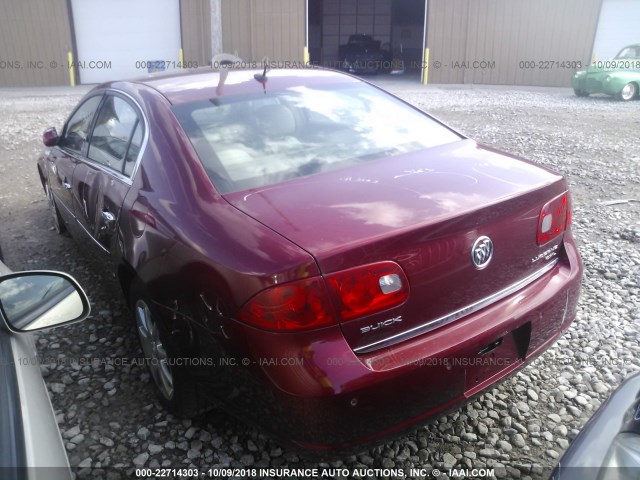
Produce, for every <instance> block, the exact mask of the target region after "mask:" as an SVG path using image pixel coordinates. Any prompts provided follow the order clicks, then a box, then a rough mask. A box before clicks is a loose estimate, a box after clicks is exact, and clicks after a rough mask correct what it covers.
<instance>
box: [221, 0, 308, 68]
mask: <svg viewBox="0 0 640 480" xmlns="http://www.w3.org/2000/svg"><path fill="white" fill-rule="evenodd" d="M305 27H306V15H305V1H304V0H268V1H267V0H222V45H223V50H224V51H225V52H227V53H233V54H236V55H238V56H239V57H240V58H242V59H243V60H245V61H255V62H260V61H261V60H262V58H263V57H268V58H269V60H270V61H297V62H301V61H302V59H303V48H304V45H305Z"/></svg>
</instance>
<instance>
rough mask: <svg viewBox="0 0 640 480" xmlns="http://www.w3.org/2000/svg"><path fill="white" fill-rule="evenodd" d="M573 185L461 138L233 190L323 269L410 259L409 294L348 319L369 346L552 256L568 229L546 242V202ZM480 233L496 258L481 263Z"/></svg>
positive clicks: (237, 200)
mask: <svg viewBox="0 0 640 480" xmlns="http://www.w3.org/2000/svg"><path fill="white" fill-rule="evenodd" d="M565 190H566V183H565V181H564V179H563V178H562V176H560V175H558V174H556V173H553V172H550V171H548V170H546V169H544V168H542V167H538V166H535V165H533V164H531V163H529V162H526V161H521V160H520V159H517V158H516V157H512V156H509V155H507V154H503V153H500V152H497V151H495V150H493V149H491V148H489V147H484V146H479V145H477V144H476V143H475V142H473V141H471V140H463V141H460V142H455V143H452V144H447V145H442V146H439V147H434V148H431V149H428V150H422V151H419V152H414V153H410V154H405V155H400V156H396V157H392V158H385V159H380V160H375V161H371V162H369V163H367V164H361V165H358V166H355V167H350V168H347V169H342V170H339V171H333V172H328V173H322V174H317V175H313V176H309V177H304V178H299V179H296V180H292V181H289V182H285V183H280V184H277V185H273V186H269V187H266V188H262V189H258V190H253V191H245V192H236V193H233V194H228V195H226V196H225V198H226V199H227V200H228V201H229V202H230V203H231V204H233V205H234V206H236V207H237V208H238V209H240V210H242V211H243V212H245V213H246V214H248V215H250V216H251V217H253V218H255V219H257V220H258V221H260V222H262V223H263V224H265V225H267V226H269V227H270V228H271V229H273V230H274V231H276V232H278V233H279V234H281V235H283V236H284V237H286V238H288V239H289V240H291V241H292V242H294V243H296V244H297V245H299V246H300V247H302V248H303V249H305V250H306V251H308V252H309V253H311V254H312V255H313V256H314V257H315V259H316V261H317V263H318V265H319V267H320V269H321V271H322V273H323V274H324V275H330V274H331V273H333V272H337V271H341V270H344V269H347V268H352V267H355V266H359V265H365V264H369V263H374V262H380V261H386V260H392V261H395V262H397V263H398V264H399V265H400V266H401V267H402V268H403V269H404V271H405V273H406V275H407V278H408V280H409V285H410V294H409V298H408V300H407V301H406V302H405V303H404V304H403V305H401V306H398V307H395V308H392V309H391V310H387V311H384V312H380V313H377V314H373V315H369V316H366V317H363V318H358V319H352V320H349V321H346V322H342V329H343V332H344V335H345V338H346V339H347V341H348V342H349V344H350V345H351V347H352V348H353V349H354V350H356V351H365V350H370V349H374V348H377V347H378V346H382V345H385V344H386V340H388V339H390V340H393V339H396V338H403V333H407V332H408V333H411V332H414V331H415V332H419V331H420V327H421V326H424V325H426V324H429V323H430V322H434V321H437V320H439V319H442V318H443V317H447V316H450V315H452V314H456V313H457V315H458V317H459V316H462V315H464V314H465V309H467V308H468V307H469V306H471V305H474V304H477V303H478V302H481V301H483V300H486V299H488V298H491V297H492V296H494V295H495V294H496V293H499V292H504V291H505V290H507V289H509V288H511V287H513V286H514V285H518V284H519V283H522V282H525V281H526V280H527V279H529V278H532V275H535V273H536V272H538V271H540V270H541V269H542V268H543V266H544V265H545V264H546V263H548V262H552V261H553V257H554V256H555V255H556V254H557V249H558V244H559V242H560V241H561V237H560V238H556V239H555V240H552V241H551V242H549V244H547V245H544V246H538V245H537V242H536V230H537V225H538V220H539V215H540V211H541V209H542V207H543V205H544V204H545V203H547V202H548V201H549V200H551V199H552V198H553V197H555V196H557V195H559V194H560V193H562V192H564V191H565ZM481 237H488V238H490V239H491V240H492V242H493V257H492V259H491V261H490V263H489V264H488V265H487V266H486V267H485V268H482V269H479V268H477V267H476V266H474V264H473V261H472V248H473V247H474V243H476V241H477V240H478V239H479V238H481ZM545 252H547V254H545ZM398 319H399V320H398ZM453 319H454V320H455V318H453ZM390 320H394V321H390Z"/></svg>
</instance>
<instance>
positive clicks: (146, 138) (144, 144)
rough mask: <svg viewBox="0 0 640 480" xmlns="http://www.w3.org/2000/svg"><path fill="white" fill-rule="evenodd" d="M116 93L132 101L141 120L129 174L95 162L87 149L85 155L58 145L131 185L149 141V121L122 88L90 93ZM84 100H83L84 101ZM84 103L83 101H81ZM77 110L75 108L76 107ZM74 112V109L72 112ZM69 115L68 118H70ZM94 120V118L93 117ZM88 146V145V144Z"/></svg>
mask: <svg viewBox="0 0 640 480" xmlns="http://www.w3.org/2000/svg"><path fill="white" fill-rule="evenodd" d="M109 93H111V94H117V95H121V96H123V97H126V98H127V99H128V101H130V102H131V103H133V105H135V107H136V108H135V109H136V110H137V112H138V113H140V117H141V121H142V124H143V127H144V136H143V138H142V144H141V145H140V151H139V152H138V157H137V158H136V162H135V165H134V166H133V171H132V172H131V176H130V177H128V176H126V175H124V174H122V173H120V172H117V171H115V170H113V169H111V168H109V167H107V166H106V165H103V164H101V163H99V162H96V161H95V160H91V159H90V158H89V150H87V152H86V155H83V154H79V153H78V152H75V151H73V150H68V149H66V148H63V147H60V149H61V150H63V151H64V152H65V153H67V154H68V155H70V156H72V157H73V158H74V159H76V160H78V161H80V162H84V163H86V164H87V165H90V166H92V167H96V168H97V169H99V170H101V171H102V172H104V173H107V174H109V175H111V176H113V177H115V178H116V179H118V180H119V181H121V182H123V183H126V184H127V185H129V186H131V185H133V181H134V180H135V177H136V174H137V173H138V170H139V168H140V163H141V162H142V157H143V156H144V152H145V150H146V149H147V143H148V141H149V121H148V119H147V116H146V114H145V113H144V110H143V109H142V107H141V106H140V104H139V103H138V102H137V101H136V99H134V98H133V97H132V96H131V95H129V94H128V93H126V92H123V91H122V90H117V89H115V88H106V89H104V90H100V93H98V92H96V93H95V94H94V95H91V97H94V96H96V95H102V96H104V95H106V94H109ZM89 98H90V97H88V98H87V99H86V100H89ZM86 100H85V101H86ZM82 103H84V102H82ZM100 107H102V104H100ZM76 110H77V109H76ZM99 111H100V109H98V110H97V111H96V113H98V112H99ZM73 113H75V110H74V112H73ZM73 113H72V114H71V116H72V115H73ZM71 116H70V117H69V118H71ZM94 122H95V119H94ZM93 126H94V125H92V126H91V136H92V137H93ZM64 131H66V124H65V130H64ZM88 143H89V144H90V143H91V142H90V141H89V142H88ZM89 146H90V145H89Z"/></svg>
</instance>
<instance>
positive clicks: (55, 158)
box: [46, 93, 102, 226]
mask: <svg viewBox="0 0 640 480" xmlns="http://www.w3.org/2000/svg"><path fill="white" fill-rule="evenodd" d="M101 100H102V94H101V93H100V94H97V95H94V96H92V97H89V98H88V99H86V100H85V101H84V102H82V103H81V104H80V105H79V106H78V108H76V110H75V111H74V112H73V114H72V115H71V116H70V117H69V120H68V121H67V123H66V125H65V127H64V130H63V132H62V136H61V138H60V140H59V141H58V145H57V146H55V147H53V148H52V149H51V152H50V154H49V155H48V156H47V166H46V168H47V169H48V174H47V177H48V179H49V185H50V188H51V192H52V193H53V195H54V196H55V199H56V204H57V205H58V209H59V210H60V214H61V215H63V216H64V218H65V220H66V222H67V224H69V225H71V226H73V225H74V224H75V221H74V207H73V192H72V188H73V185H72V182H73V173H74V170H75V168H76V165H77V163H78V161H79V160H80V159H81V158H82V157H83V155H84V154H85V153H86V150H87V146H88V145H87V140H88V138H89V131H90V129H91V125H92V124H93V120H94V117H95V114H96V112H97V110H98V107H99V105H100V102H101Z"/></svg>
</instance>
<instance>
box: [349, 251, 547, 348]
mask: <svg viewBox="0 0 640 480" xmlns="http://www.w3.org/2000/svg"><path fill="white" fill-rule="evenodd" d="M557 264H558V259H555V260H554V261H552V262H550V263H548V264H546V265H545V266H544V267H542V268H541V269H540V270H537V271H536V272H534V273H532V274H531V275H529V276H528V277H526V278H523V279H522V280H520V281H518V282H516V283H514V284H512V285H510V286H508V287H506V288H504V289H502V290H500V291H499V292H497V293H494V294H493V295H490V296H488V297H486V298H483V299H481V300H478V301H477V302H475V303H472V304H471V305H467V306H466V307H463V308H461V309H459V310H456V311H455V312H453V313H449V314H447V315H445V316H443V317H440V318H437V319H435V320H430V321H429V322H427V323H424V324H422V325H418V326H417V327H414V328H411V329H409V330H407V331H405V332H400V333H398V334H396V335H392V336H391V337H387V338H385V339H382V340H378V341H376V342H373V343H370V344H368V345H364V346H362V347H357V348H354V349H353V351H354V352H355V353H368V352H370V351H372V350H376V349H379V348H383V347H387V346H391V345H395V344H397V343H400V342H403V341H405V340H409V339H411V338H414V337H417V336H418V335H422V334H424V333H427V332H430V331H432V330H435V329H436V328H440V327H443V326H445V325H448V324H449V323H452V322H455V321H456V320H459V319H461V318H463V317H466V316H467V315H471V314H472V313H475V312H477V311H479V310H481V309H483V308H485V307H488V306H490V305H492V304H494V303H496V302H498V301H500V300H502V299H503V298H505V297H508V296H509V295H511V294H513V293H516V292H517V291H518V290H520V289H522V288H524V287H526V286H527V285H529V284H531V283H533V282H535V281H536V280H538V279H539V278H540V277H542V276H543V275H544V274H545V273H548V272H550V271H551V270H552V269H553V268H554V267H555V266H556V265H557Z"/></svg>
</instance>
